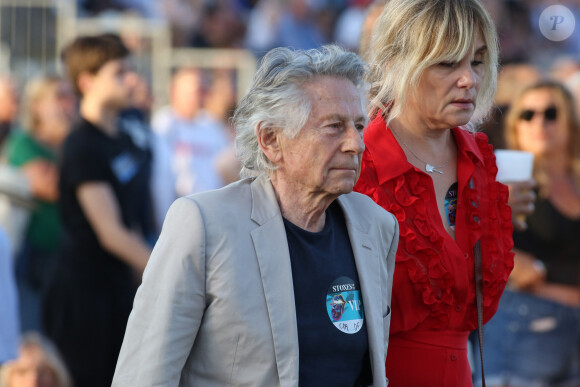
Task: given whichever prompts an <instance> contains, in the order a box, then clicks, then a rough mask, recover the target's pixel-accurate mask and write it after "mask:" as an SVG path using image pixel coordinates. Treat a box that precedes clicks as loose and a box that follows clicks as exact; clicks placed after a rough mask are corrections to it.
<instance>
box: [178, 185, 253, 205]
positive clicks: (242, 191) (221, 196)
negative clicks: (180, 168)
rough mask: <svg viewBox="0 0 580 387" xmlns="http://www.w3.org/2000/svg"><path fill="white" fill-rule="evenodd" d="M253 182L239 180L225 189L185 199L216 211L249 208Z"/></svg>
mask: <svg viewBox="0 0 580 387" xmlns="http://www.w3.org/2000/svg"><path fill="white" fill-rule="evenodd" d="M253 181H254V179H252V178H248V179H242V180H238V181H236V182H234V183H231V184H228V185H226V186H225V187H222V188H218V189H215V190H209V191H204V192H198V193H195V194H191V195H188V196H185V197H184V198H183V199H185V200H191V201H194V202H195V203H197V204H198V206H200V207H204V208H210V207H211V208H212V209H214V210H219V209H220V208H222V209H224V210H225V209H226V208H227V209H230V208H232V207H243V206H248V204H249V203H248V200H249V199H250V197H251V189H250V186H251V184H252V182H253Z"/></svg>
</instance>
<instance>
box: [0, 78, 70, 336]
mask: <svg viewBox="0 0 580 387" xmlns="http://www.w3.org/2000/svg"><path fill="white" fill-rule="evenodd" d="M75 109H76V99H75V97H74V94H73V91H72V88H71V86H70V84H69V83H68V82H66V81H65V80H64V79H63V78H61V77H59V76H55V75H46V76H42V77H39V78H36V79H33V80H31V81H30V82H29V83H28V84H27V85H26V89H25V94H24V104H23V120H22V127H21V128H19V130H17V131H14V132H12V133H11V134H10V137H9V138H8V141H7V143H6V147H5V149H4V156H5V157H6V159H7V161H8V163H9V164H11V165H12V166H14V167H17V168H18V169H19V170H21V171H22V172H23V174H24V175H25V176H26V178H27V179H28V182H29V184H30V189H31V193H32V195H33V197H34V200H35V206H34V208H33V210H32V213H31V215H30V220H29V223H28V226H27V229H26V235H25V237H24V242H23V243H22V245H21V246H17V247H16V248H17V252H16V279H17V283H18V290H19V298H20V317H21V318H20V320H21V328H22V332H26V331H42V324H41V317H40V313H41V312H40V311H41V309H42V306H41V300H42V292H43V289H44V288H45V286H46V284H47V281H48V278H49V276H50V275H51V273H52V267H53V264H54V262H55V256H56V253H57V251H58V248H59V247H60V230H61V228H60V217H59V215H58V209H57V200H58V198H59V192H58V178H59V174H58V160H59V158H60V147H61V144H62V143H63V141H64V138H65V137H66V135H67V134H68V132H69V128H70V126H71V123H72V120H73V118H74V114H75Z"/></svg>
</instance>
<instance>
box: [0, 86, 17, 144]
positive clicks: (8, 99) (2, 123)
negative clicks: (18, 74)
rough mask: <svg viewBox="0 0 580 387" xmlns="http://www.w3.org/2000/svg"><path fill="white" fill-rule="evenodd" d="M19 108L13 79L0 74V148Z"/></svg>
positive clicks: (10, 129) (14, 121)
mask: <svg viewBox="0 0 580 387" xmlns="http://www.w3.org/2000/svg"><path fill="white" fill-rule="evenodd" d="M19 108H20V100H19V94H18V91H17V89H16V84H15V82H14V80H13V79H12V78H11V77H9V76H7V75H3V76H0V150H1V149H2V147H3V145H4V142H5V141H6V139H7V138H8V135H9V134H10V132H11V131H12V128H13V126H14V124H15V123H16V120H17V118H18V111H19Z"/></svg>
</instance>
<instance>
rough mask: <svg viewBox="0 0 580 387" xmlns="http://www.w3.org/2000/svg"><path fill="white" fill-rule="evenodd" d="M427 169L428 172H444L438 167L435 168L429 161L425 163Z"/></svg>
mask: <svg viewBox="0 0 580 387" xmlns="http://www.w3.org/2000/svg"><path fill="white" fill-rule="evenodd" d="M425 170H426V171H427V172H428V173H433V172H437V173H440V174H443V172H442V171H440V170H438V169H436V168H435V167H434V166H433V165H431V164H429V163H425Z"/></svg>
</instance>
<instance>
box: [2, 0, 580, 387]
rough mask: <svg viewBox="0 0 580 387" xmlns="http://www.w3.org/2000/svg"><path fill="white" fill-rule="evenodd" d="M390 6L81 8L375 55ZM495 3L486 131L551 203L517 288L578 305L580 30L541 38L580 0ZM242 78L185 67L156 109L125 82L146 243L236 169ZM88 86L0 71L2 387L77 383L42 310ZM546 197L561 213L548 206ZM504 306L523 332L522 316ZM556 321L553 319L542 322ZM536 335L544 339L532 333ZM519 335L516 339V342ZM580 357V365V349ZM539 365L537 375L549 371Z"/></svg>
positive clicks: (127, 128)
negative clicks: (496, 55)
mask: <svg viewBox="0 0 580 387" xmlns="http://www.w3.org/2000/svg"><path fill="white" fill-rule="evenodd" d="M383 2H384V1H383ZM383 2H381V1H376V2H373V0H163V1H150V0H107V1H103V0H78V8H79V16H99V17H103V18H106V17H109V16H110V15H118V14H124V13H129V14H136V15H139V16H140V17H144V18H159V19H163V20H166V21H167V22H168V23H169V24H170V26H171V31H172V44H173V45H174V46H175V47H200V48H242V49H247V50H249V51H251V52H252V53H253V54H254V55H255V56H256V57H257V58H259V57H261V56H262V55H263V54H264V53H265V52H267V51H268V50H269V49H271V48H274V47H278V46H290V47H293V48H297V49H308V48H314V47H319V46H321V45H323V44H327V43H332V42H335V43H337V44H339V45H341V46H343V47H346V48H348V49H350V50H353V51H356V52H359V53H360V54H361V55H362V56H363V57H364V56H365V52H364V50H365V49H366V47H365V29H368V28H369V26H370V25H372V21H371V18H369V15H371V13H376V10H377V9H380V4H381V3H383ZM373 3H376V4H379V5H378V6H377V5H376V4H373ZM483 3H485V5H486V6H487V7H488V10H489V12H490V13H491V15H492V17H493V19H494V20H495V22H496V26H497V29H498V33H499V38H500V42H499V43H500V54H501V68H500V72H499V77H498V90H497V93H496V97H495V106H494V109H493V110H492V112H491V114H490V116H489V118H488V119H487V121H486V122H485V123H484V124H483V126H482V128H481V130H482V131H484V132H485V133H486V134H488V136H489V138H490V142H491V143H492V145H493V146H494V148H495V149H502V148H511V149H519V150H526V151H529V152H532V153H534V156H535V158H536V163H535V170H534V178H535V179H536V181H537V195H538V198H537V201H536V207H537V208H540V209H542V211H543V212H541V213H536V215H534V216H535V218H534V217H530V219H529V221H528V224H527V229H522V230H519V231H517V233H516V234H517V235H516V238H515V239H516V249H519V250H518V251H520V252H519V255H520V258H519V262H520V265H519V266H518V260H516V270H515V271H514V278H513V280H512V288H511V289H512V290H513V291H514V292H523V293H526V294H527V295H528V296H529V295H532V296H534V297H535V296H538V297H539V298H541V299H543V300H545V299H548V300H550V301H551V302H554V303H556V304H561V305H565V306H567V307H571V308H573V309H574V310H575V313H576V312H577V310H578V308H580V292H579V291H578V289H579V288H578V286H579V285H580V271H579V268H580V265H579V264H578V263H577V262H576V261H578V259H579V258H580V246H579V245H578V243H577V242H575V240H576V239H577V238H575V236H577V235H578V234H575V233H574V231H580V165H579V163H580V150H578V149H577V148H578V147H579V146H578V144H580V137H579V136H580V127H579V126H578V125H579V124H578V119H577V114H578V112H579V109H580V54H579V53H580V28H576V30H575V31H574V33H573V34H572V35H571V36H570V37H569V38H568V39H566V40H564V41H560V42H555V41H551V40H549V39H546V38H545V37H544V36H542V34H541V32H540V30H539V27H538V18H539V15H540V13H541V12H542V10H543V9H544V8H545V7H547V6H549V5H552V4H562V5H566V6H567V7H568V8H569V9H570V10H571V11H572V12H573V14H574V15H576V16H577V17H578V16H580V1H579V0H567V1H559V2H555V1H547V0H483ZM369 11H371V13H369ZM366 34H367V35H368V32H366ZM361 37H362V41H361ZM127 46H130V44H128V43H127ZM235 77H236V74H235V72H234V71H233V70H232V71H229V70H223V69H200V68H195V67H183V68H177V69H175V70H174V72H173V75H172V81H171V84H169V85H167V87H168V95H169V96H170V103H169V104H168V105H167V106H164V107H162V108H160V109H156V110H153V106H154V103H153V101H154V100H155V95H153V94H152V92H151V89H150V85H149V84H148V83H147V80H146V79H145V78H144V77H142V76H141V75H140V74H137V73H135V72H131V71H129V74H128V75H127V77H126V81H124V87H126V88H127V90H126V100H127V103H126V104H125V105H124V106H122V108H119V114H118V117H116V121H115V125H116V127H117V128H118V130H119V131H121V132H123V133H125V134H126V135H127V136H128V138H130V139H131V141H132V142H133V145H134V146H136V147H137V148H139V149H141V150H142V153H143V155H146V157H149V158H148V159H147V162H148V163H149V169H148V173H149V175H148V178H147V184H148V187H149V191H150V193H149V194H148V195H149V196H148V197H149V200H150V202H149V203H150V205H149V206H148V210H146V211H145V212H148V213H147V214H141V215H143V217H145V218H147V219H148V222H149V224H150V227H149V228H148V229H147V230H145V231H146V232H143V233H142V235H141V236H142V238H143V240H144V242H145V244H146V245H147V246H149V247H151V246H152V245H153V244H154V242H155V240H156V238H157V236H158V234H159V232H160V228H161V225H162V222H163V219H164V216H165V213H166V212H167V210H168V208H169V206H170V205H171V203H172V202H173V201H174V200H175V199H176V198H178V197H180V196H183V195H188V194H191V193H195V192H201V191H205V190H210V189H216V188H219V187H222V186H224V185H226V184H228V183H230V182H233V181H235V180H237V179H238V172H239V169H240V166H239V164H238V162H237V160H236V158H235V153H234V149H233V128H232V127H231V125H230V114H231V112H232V111H233V108H234V107H235V103H236V98H237V94H238V93H240V92H243V91H238V90H236V89H235ZM75 90H76V92H75ZM80 96H81V93H79V91H78V85H75V84H74V83H73V82H71V81H70V79H69V77H67V75H66V74H64V73H63V74H37V76H35V77H34V79H27V80H26V82H25V84H19V83H18V82H17V81H16V80H15V79H13V78H11V77H10V76H9V75H7V74H5V75H2V76H0V147H1V149H2V151H1V153H0V157H1V164H0V199H2V200H4V202H2V201H0V218H2V217H4V219H0V277H1V278H0V298H1V299H2V300H3V301H2V303H0V365H1V364H2V363H6V365H5V366H4V367H2V372H1V373H0V386H2V387H4V386H11V387H15V386H16V387H18V386H24V385H30V384H23V382H19V380H21V379H22V378H25V377H31V378H36V379H37V380H40V379H43V380H45V381H46V380H48V382H46V383H45V384H32V385H43V386H59V387H60V386H69V385H71V377H70V375H69V373H68V372H67V370H66V369H67V366H68V365H69V364H67V362H66V361H63V360H62V359H61V357H60V355H59V354H58V353H59V351H62V349H61V348H58V345H57V346H56V347H55V346H54V345H52V344H51V343H50V342H48V341H47V340H46V338H44V337H43V335H44V334H45V327H44V326H43V316H42V313H43V312H42V311H43V308H44V306H43V302H44V296H45V290H46V289H47V286H48V284H49V283H50V281H51V278H52V275H53V273H54V271H55V269H54V267H55V262H56V260H57V258H56V257H57V255H58V253H59V249H60V248H61V241H62V240H63V239H64V238H66V237H67V236H66V235H63V232H62V222H63V220H62V219H61V214H62V212H59V206H60V205H62V203H61V202H60V200H61V198H62V195H61V194H62V193H61V192H60V191H59V181H60V176H59V174H60V173H61V172H62V171H63V170H64V169H63V168H64V166H63V165H62V149H63V144H64V142H65V139H66V138H67V136H69V135H70V133H71V130H72V128H73V127H74V126H75V125H76V123H77V122H78V121H79V119H80V117H81V116H82V114H80V113H79V106H80V104H81V99H82V98H81V99H79V98H80ZM550 109H551V110H550ZM532 133H533V135H532ZM554 133H555V134H554ZM558 136H559V137H558ZM2 203H4V204H2ZM7 203H8V204H7ZM547 205H550V206H551V207H550V208H549V211H552V212H550V213H548V214H547V212H548V210H546V209H545V206H547ZM18 213H24V214H25V217H26V221H25V222H22V223H17V222H15V221H14V219H16V217H17V216H20V215H19V214H18ZM554 214H555V215H554ZM547 217H548V218H549V219H551V221H552V220H553V219H555V218H557V219H558V222H556V221H553V222H552V223H550V224H551V225H552V226H553V227H555V228H556V229H558V230H563V229H566V230H570V232H567V233H560V234H558V233H554V232H548V231H546V230H544V229H543V228H542V227H544V226H545V224H546V222H547V220H546V219H547ZM552 231H555V230H552ZM555 234H558V235H555ZM563 244H564V245H565V246H566V251H565V252H564V253H562V254H558V257H555V258H554V257H552V256H551V254H550V253H551V252H553V251H554V250H556V249H561V246H563ZM538 262H542V266H539V264H538ZM135 271H136V272H139V270H135ZM137 284H138V280H136V281H135V285H137ZM395 291H396V290H395ZM514 302H515V301H514ZM518 302H519V301H518ZM530 305H532V304H530ZM534 305H535V304H534ZM506 308H507V307H506ZM522 310H523V309H522V308H521V307H519V309H518V308H516V311H515V312H514V313H515V314H520V315H521V314H522ZM506 313H507V312H506ZM548 313H552V314H554V315H555V314H556V313H560V312H558V311H550V312H548ZM502 316H503V317H502V318H504V319H506V321H507V322H506V324H507V325H509V326H511V327H512V328H513V326H514V325H513V321H512V320H510V318H511V317H510V316H505V315H502ZM520 317H521V316H520ZM549 317H551V315H547V316H541V318H544V320H543V321H546V320H545V318H549ZM547 321H551V320H549V319H548V320H547ZM510 324H511V325H510ZM544 328H545V327H541V329H540V331H542V329H544ZM548 328H549V327H548ZM497 329H498V330H499V329H500V328H497ZM510 329H511V328H510ZM510 329H507V331H506V332H503V331H502V332H503V333H502V335H505V334H513V335H515V334H516V333H515V332H516V331H517V330H514V329H511V330H510ZM548 330H549V329H548ZM30 332H34V333H33V334H31V333H30ZM542 332H543V331H542ZM86 334H87V335H91V332H86ZM491 334H492V336H493V333H491ZM504 337H505V336H502V339H501V340H503V338H504ZM501 340H499V341H501ZM526 340H532V339H531V338H529V337H528V336H526ZM509 342H510V343H512V342H511V341H509ZM18 343H20V344H19V348H18ZM512 345H514V346H516V347H517V345H518V342H517V341H515V342H514V343H512ZM578 348H580V343H576V349H578ZM538 350H540V348H538ZM495 356H497V357H498V358H499V357H500V356H502V355H500V354H495ZM570 356H572V355H570ZM574 356H577V354H576V355H574ZM14 359H16V360H14ZM564 361H569V359H566V360H562V362H564ZM575 361H577V362H578V364H579V365H580V360H578V358H577V357H576V358H575ZM527 367H528V368H529V369H530V372H533V370H534V369H536V370H537V368H538V366H537V365H533V364H528V365H527ZM20 383H22V384H20ZM38 383H39V382H38Z"/></svg>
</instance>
